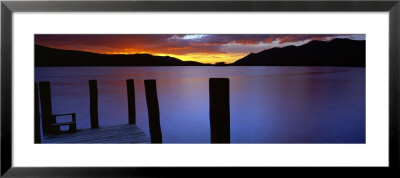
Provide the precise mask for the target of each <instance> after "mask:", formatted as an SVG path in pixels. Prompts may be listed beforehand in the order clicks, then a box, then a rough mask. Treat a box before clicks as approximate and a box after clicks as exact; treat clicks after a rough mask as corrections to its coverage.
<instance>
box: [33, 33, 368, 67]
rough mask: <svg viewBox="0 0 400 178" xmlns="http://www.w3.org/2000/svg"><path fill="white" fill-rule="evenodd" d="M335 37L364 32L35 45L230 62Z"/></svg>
mask: <svg viewBox="0 0 400 178" xmlns="http://www.w3.org/2000/svg"><path fill="white" fill-rule="evenodd" d="M334 38H349V39H354V40H365V35H347V34H340V35H332V34H329V35H276V34H274V35H258V34H257V35H244V34H240V35H238V34H218V35H215V34H176V35H174V34H163V35H147V34H146V35H35V44H37V45H42V46H46V47H51V48H58V49H67V50H79V51H87V52H94V53H101V54H136V53H149V54H152V55H158V56H171V57H176V58H178V59H180V60H183V61H197V62H201V63H216V62H226V63H232V62H234V61H236V60H238V59H240V58H242V57H244V56H246V55H248V54H249V53H257V52H260V51H262V50H265V49H270V48H273V47H283V46H288V45H296V46H298V45H302V44H305V43H308V42H309V41H311V40H325V41H329V40H331V39H334Z"/></svg>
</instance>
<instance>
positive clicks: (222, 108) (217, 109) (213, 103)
mask: <svg viewBox="0 0 400 178" xmlns="http://www.w3.org/2000/svg"><path fill="white" fill-rule="evenodd" d="M209 90H210V128H211V143H230V109H229V79H228V78H210V81H209Z"/></svg>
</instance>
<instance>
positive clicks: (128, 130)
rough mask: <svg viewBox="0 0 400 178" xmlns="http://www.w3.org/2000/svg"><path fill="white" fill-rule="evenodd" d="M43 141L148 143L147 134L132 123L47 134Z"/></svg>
mask: <svg viewBox="0 0 400 178" xmlns="http://www.w3.org/2000/svg"><path fill="white" fill-rule="evenodd" d="M42 142H43V143H150V137H149V136H147V135H146V134H145V133H144V132H143V131H142V130H140V129H139V128H138V127H137V126H136V125H134V124H124V125H117V126H107V127H100V128H96V129H82V130H78V131H77V132H75V133H71V134H62V135H48V136H45V137H43V140H42Z"/></svg>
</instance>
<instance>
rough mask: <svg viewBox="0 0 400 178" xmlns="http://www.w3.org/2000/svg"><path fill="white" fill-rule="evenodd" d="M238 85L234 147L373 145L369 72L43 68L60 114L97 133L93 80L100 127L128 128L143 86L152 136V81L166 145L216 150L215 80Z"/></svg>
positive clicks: (142, 103)
mask: <svg viewBox="0 0 400 178" xmlns="http://www.w3.org/2000/svg"><path fill="white" fill-rule="evenodd" d="M210 77H224V78H229V79H230V108H231V111H230V115H231V142H232V143H365V68H349V67H264V66H263V67H261V66H257V67H250V66H249V67H211V66H210V67H36V68H35V81H36V82H39V81H50V82H51V89H52V90H51V92H52V101H53V113H70V112H75V113H77V128H78V129H82V128H90V114H89V113H90V111H89V85H88V80H97V85H98V95H99V124H100V127H101V126H107V125H118V124H127V123H128V104H127V91H126V81H125V80H126V79H134V80H135V95H136V122H137V125H138V127H140V128H141V129H142V130H143V131H144V132H146V133H147V134H148V135H149V125H148V116H147V105H146V99H145V91H144V80H145V79H156V80H157V92H158V100H159V107H160V122H161V130H162V135H163V142H164V143H209V142H210V125H209V124H210V121H209V94H208V79H209V78H210Z"/></svg>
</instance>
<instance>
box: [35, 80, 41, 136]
mask: <svg viewBox="0 0 400 178" xmlns="http://www.w3.org/2000/svg"><path fill="white" fill-rule="evenodd" d="M37 87H38V86H37V84H36V83H35V131H34V132H35V143H42V137H41V135H40V111H39V93H38V92H39V91H38V89H37Z"/></svg>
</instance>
